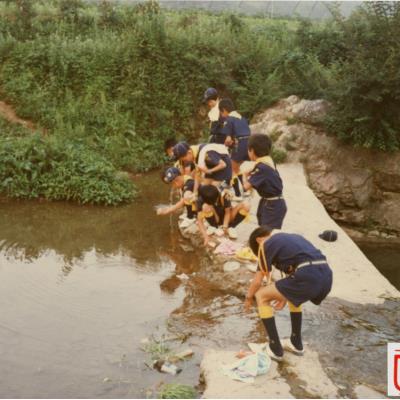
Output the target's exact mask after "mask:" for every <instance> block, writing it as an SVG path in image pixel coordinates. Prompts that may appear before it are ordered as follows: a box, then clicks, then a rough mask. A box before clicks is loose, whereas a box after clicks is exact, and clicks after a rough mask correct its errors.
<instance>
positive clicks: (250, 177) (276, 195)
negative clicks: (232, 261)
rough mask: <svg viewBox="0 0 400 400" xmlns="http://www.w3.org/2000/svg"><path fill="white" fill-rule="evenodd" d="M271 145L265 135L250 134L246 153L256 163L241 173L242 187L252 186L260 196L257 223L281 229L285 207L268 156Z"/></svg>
mask: <svg viewBox="0 0 400 400" xmlns="http://www.w3.org/2000/svg"><path fill="white" fill-rule="evenodd" d="M271 146H272V143H271V139H270V138H269V137H268V136H267V135H263V134H259V133H257V134H253V135H251V136H250V139H249V144H248V153H249V157H250V160H251V161H255V162H256V165H255V167H254V169H253V170H252V171H251V172H249V173H246V174H243V188H244V190H249V189H251V188H254V189H255V190H256V191H257V193H258V194H259V195H260V197H261V199H260V202H259V203H258V209H257V221H258V225H260V226H261V225H268V226H270V227H271V228H274V229H281V228H282V223H283V219H284V218H285V215H286V212H287V207H286V202H285V200H284V198H283V196H282V190H283V185H282V179H281V177H280V176H279V173H278V171H277V169H276V166H275V163H274V161H273V160H272V158H271V157H270V156H269V154H270V151H271Z"/></svg>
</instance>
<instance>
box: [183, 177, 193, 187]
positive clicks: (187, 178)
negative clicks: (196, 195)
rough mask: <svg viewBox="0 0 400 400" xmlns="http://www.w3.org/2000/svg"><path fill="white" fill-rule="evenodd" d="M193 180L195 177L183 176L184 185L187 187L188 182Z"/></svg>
mask: <svg viewBox="0 0 400 400" xmlns="http://www.w3.org/2000/svg"><path fill="white" fill-rule="evenodd" d="M191 179H193V176H191V175H183V184H184V185H185V184H186V182H187V181H190V180H191Z"/></svg>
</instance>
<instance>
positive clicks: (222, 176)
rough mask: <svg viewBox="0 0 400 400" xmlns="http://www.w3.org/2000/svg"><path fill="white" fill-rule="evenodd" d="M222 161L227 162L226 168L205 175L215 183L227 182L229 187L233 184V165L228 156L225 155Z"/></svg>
mask: <svg viewBox="0 0 400 400" xmlns="http://www.w3.org/2000/svg"><path fill="white" fill-rule="evenodd" d="M221 158H222V160H223V161H224V162H225V164H226V167H225V168H224V169H221V170H220V171H217V172H213V173H212V174H205V177H206V178H209V179H213V180H214V181H219V182H224V181H225V182H226V183H227V185H230V184H231V180H232V163H231V159H230V158H229V156H228V155H223V156H222V157H221Z"/></svg>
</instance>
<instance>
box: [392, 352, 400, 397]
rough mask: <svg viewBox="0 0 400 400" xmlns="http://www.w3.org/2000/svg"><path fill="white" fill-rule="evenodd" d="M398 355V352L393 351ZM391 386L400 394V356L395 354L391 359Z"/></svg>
mask: <svg viewBox="0 0 400 400" xmlns="http://www.w3.org/2000/svg"><path fill="white" fill-rule="evenodd" d="M395 352H396V353H400V350H395ZM393 363H394V365H393V384H394V387H395V388H396V389H397V390H398V391H399V392H400V354H395V355H394V357H393Z"/></svg>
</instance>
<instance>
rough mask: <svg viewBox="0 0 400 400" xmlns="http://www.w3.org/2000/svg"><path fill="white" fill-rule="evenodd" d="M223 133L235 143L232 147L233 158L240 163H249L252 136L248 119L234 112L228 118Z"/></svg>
mask: <svg viewBox="0 0 400 400" xmlns="http://www.w3.org/2000/svg"><path fill="white" fill-rule="evenodd" d="M221 133H222V134H223V135H224V136H225V138H226V137H227V136H230V137H231V138H232V140H233V141H234V145H233V146H232V153H231V158H232V160H234V161H236V162H238V163H240V162H242V161H248V160H249V155H248V153H247V145H248V141H249V136H250V127H249V124H248V123H247V120H246V118H243V117H242V116H241V115H240V114H239V113H238V112H236V111H232V112H230V113H229V116H228V117H227V118H226V120H225V122H224V125H223V128H222V130H221Z"/></svg>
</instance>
